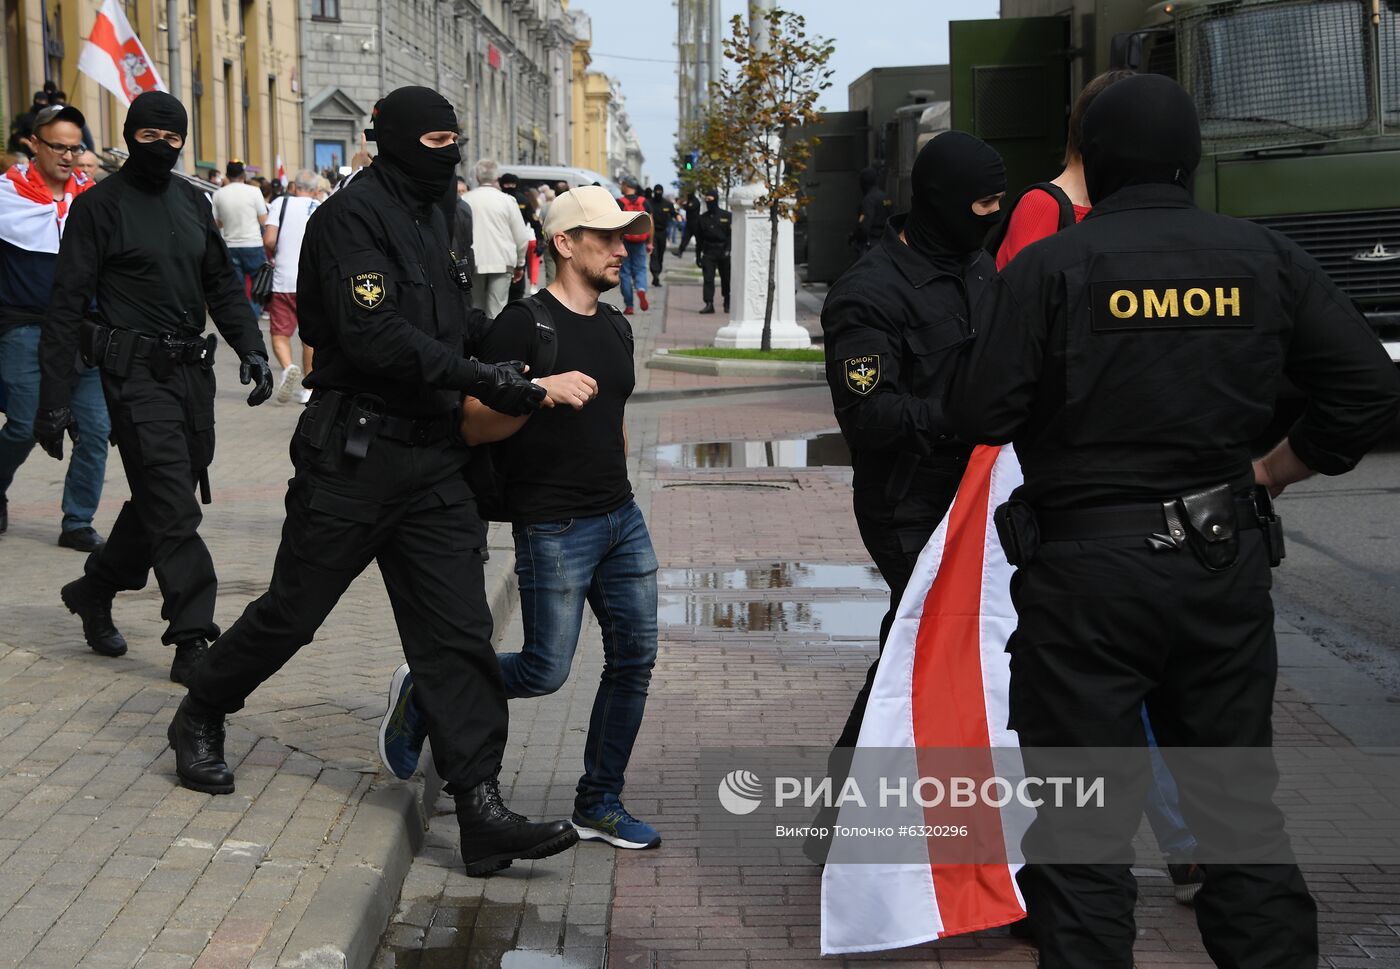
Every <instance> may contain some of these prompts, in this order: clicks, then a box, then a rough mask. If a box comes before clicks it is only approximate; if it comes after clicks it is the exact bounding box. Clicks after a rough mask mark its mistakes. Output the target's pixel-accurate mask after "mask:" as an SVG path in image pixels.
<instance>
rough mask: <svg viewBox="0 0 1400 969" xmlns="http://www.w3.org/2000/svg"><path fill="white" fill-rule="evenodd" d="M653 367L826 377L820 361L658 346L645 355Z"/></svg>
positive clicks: (812, 378) (815, 380) (714, 373)
mask: <svg viewBox="0 0 1400 969" xmlns="http://www.w3.org/2000/svg"><path fill="white" fill-rule="evenodd" d="M646 365H647V366H648V367H650V368H651V369H653V370H675V371H679V372H680V373H697V374H704V375H706V376H711V377H790V378H795V379H796V380H805V381H810V382H812V383H819V382H821V381H824V380H825V379H826V367H825V366H824V365H823V364H820V363H802V362H799V361H787V360H729V359H723V358H718V357H691V356H685V355H682V354H678V353H670V352H668V351H667V350H665V349H659V350H656V351H654V352H653V353H652V355H651V357H650V358H648V359H647V362H646Z"/></svg>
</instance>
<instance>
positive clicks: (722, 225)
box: [695, 188, 734, 313]
mask: <svg viewBox="0 0 1400 969" xmlns="http://www.w3.org/2000/svg"><path fill="white" fill-rule="evenodd" d="M733 221H734V217H733V216H732V215H730V214H729V210H728V209H722V208H720V207H719V192H717V191H716V190H715V189H712V188H707V189H705V211H704V213H703V214H702V215H701V216H700V220H699V222H698V224H697V225H696V227H695V265H697V266H699V267H700V271H701V272H702V273H703V274H704V284H703V286H702V288H701V294H702V295H703V297H704V299H705V306H704V308H703V309H701V310H700V312H701V313H713V312H714V311H715V273H719V284H720V291H721V293H722V294H723V296H724V311H725V312H726V313H727V312H729V243H730V239H731V236H732V234H733V226H732V224H731V223H732V222H733Z"/></svg>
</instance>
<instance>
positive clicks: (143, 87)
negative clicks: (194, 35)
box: [78, 0, 173, 104]
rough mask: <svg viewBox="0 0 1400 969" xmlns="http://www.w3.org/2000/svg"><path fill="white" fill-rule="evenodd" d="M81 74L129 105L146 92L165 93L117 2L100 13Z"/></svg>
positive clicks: (109, 1)
mask: <svg viewBox="0 0 1400 969" xmlns="http://www.w3.org/2000/svg"><path fill="white" fill-rule="evenodd" d="M172 29H173V27H172ZM78 70H80V71H82V72H83V73H84V74H86V75H87V76H88V77H90V78H92V79H93V80H95V81H96V82H97V83H98V84H101V85H102V86H103V87H105V88H106V89H107V90H109V91H111V92H112V93H113V94H115V95H116V96H117V97H119V98H121V99H122V100H123V101H125V102H126V103H127V104H130V103H131V102H132V101H134V100H136V96H137V95H138V94H141V93H143V92H145V91H164V90H165V82H164V81H162V80H161V79H160V74H159V73H157V72H156V65H155V63H154V62H153V61H152V60H151V58H150V57H149V56H147V54H146V48H144V47H142V46H141V40H140V38H138V37H137V36H136V31H134V30H132V29H131V24H130V23H129V22H128V21H127V19H126V14H125V13H123V12H122V8H121V4H119V3H117V0H105V2H104V3H103V4H102V7H101V8H100V9H99V10H98V11H97V20H96V21H95V22H94V23H93V25H92V33H91V34H89V35H88V39H87V43H85V44H83V52H82V54H80V55H79V56H78Z"/></svg>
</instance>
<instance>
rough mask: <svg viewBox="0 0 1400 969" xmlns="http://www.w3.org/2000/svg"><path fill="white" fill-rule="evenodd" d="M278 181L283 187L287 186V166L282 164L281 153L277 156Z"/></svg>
mask: <svg viewBox="0 0 1400 969" xmlns="http://www.w3.org/2000/svg"><path fill="white" fill-rule="evenodd" d="M277 181H278V182H280V183H281V184H282V187H283V188H286V187H287V166H286V165H284V164H282V156H281V155H278V156H277Z"/></svg>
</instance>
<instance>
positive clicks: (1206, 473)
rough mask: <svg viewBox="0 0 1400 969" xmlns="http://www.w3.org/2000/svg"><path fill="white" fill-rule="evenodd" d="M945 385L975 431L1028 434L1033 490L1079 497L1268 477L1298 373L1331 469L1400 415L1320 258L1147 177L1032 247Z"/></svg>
mask: <svg viewBox="0 0 1400 969" xmlns="http://www.w3.org/2000/svg"><path fill="white" fill-rule="evenodd" d="M976 317H977V320H978V325H977V338H976V340H975V341H974V342H973V343H972V345H971V346H970V348H969V350H968V353H967V356H966V359H965V360H964V361H963V362H962V363H961V365H960V366H959V367H958V369H957V371H956V374H955V376H954V378H953V381H952V383H951V385H950V387H949V389H948V393H947V395H946V398H945V401H944V403H945V408H946V411H947V414H948V416H949V418H950V419H951V420H952V424H953V427H954V428H955V429H956V431H957V433H958V435H959V436H960V437H962V438H963V439H964V440H968V441H974V442H985V443H990V444H1001V443H1005V442H1007V441H1014V442H1015V446H1016V452H1017V456H1018V457H1019V459H1020V462H1021V466H1022V469H1023V471H1024V474H1025V484H1024V485H1023V486H1022V488H1021V489H1020V490H1019V492H1018V497H1021V498H1023V499H1025V500H1027V501H1029V502H1030V503H1031V504H1033V505H1036V506H1038V507H1043V508H1065V507H1075V506H1086V505H1103V504H1114V503H1123V502H1132V501H1145V500H1157V499H1164V498H1170V497H1174V496H1178V495H1181V494H1184V493H1188V492H1190V491H1194V490H1196V489H1199V488H1201V487H1206V486H1210V485H1214V484H1219V483H1221V482H1231V483H1233V484H1235V485H1236V486H1246V485H1248V484H1250V483H1252V482H1253V474H1252V468H1251V460H1250V443H1251V442H1252V441H1253V440H1255V439H1256V438H1257V437H1258V436H1259V435H1260V434H1262V433H1263V432H1264V430H1265V428H1266V427H1267V425H1268V423H1269V421H1270V419H1271V416H1272V412H1273V406H1274V401H1275V396H1276V393H1277V389H1278V387H1279V385H1280V382H1281V378H1282V377H1287V378H1288V379H1289V380H1290V381H1292V382H1293V383H1294V384H1295V385H1296V386H1297V387H1298V388H1300V389H1301V390H1302V392H1303V393H1304V395H1305V396H1306V398H1307V405H1306V409H1305V410H1304V413H1303V416H1302V417H1301V418H1300V419H1299V421H1298V423H1297V424H1296V425H1295V426H1294V427H1293V429H1292V431H1291V432H1290V434H1289V440H1290V441H1291V443H1292V445H1293V448H1294V450H1295V451H1296V452H1297V454H1298V456H1299V457H1300V458H1301V459H1302V460H1303V461H1304V462H1305V463H1306V464H1307V465H1308V466H1309V467H1310V468H1312V469H1314V470H1316V471H1319V472H1321V473H1323V474H1341V473H1342V472H1344V471H1348V470H1350V469H1351V468H1352V467H1354V466H1355V465H1356V463H1357V461H1359V460H1360V459H1361V457H1362V456H1363V455H1364V454H1365V453H1366V452H1367V451H1368V450H1369V449H1370V448H1371V447H1372V446H1373V445H1374V444H1375V443H1376V442H1377V441H1378V440H1379V439H1380V437H1381V436H1382V435H1383V434H1384V433H1385V432H1386V431H1387V430H1388V429H1389V428H1390V426H1391V425H1392V424H1393V422H1394V420H1395V417H1396V412H1397V409H1400V376H1398V375H1397V373H1396V370H1395V366H1394V365H1393V364H1392V363H1391V362H1390V359H1389V357H1388V356H1387V354H1386V353H1385V351H1384V350H1383V349H1382V348H1381V346H1380V344H1379V342H1378V341H1377V340H1376V337H1375V335H1374V334H1373V333H1372V332H1371V330H1370V328H1369V327H1368V326H1367V324H1366V321H1365V319H1364V318H1362V316H1361V315H1360V314H1359V313H1358V312H1357V311H1356V309H1355V308H1354V307H1353V306H1352V305H1351V303H1350V301H1348V300H1347V299H1346V297H1344V296H1343V295H1342V294H1341V293H1340V292H1339V291H1338V290H1337V288H1336V286H1335V285H1334V284H1333V283H1332V281H1331V280H1330V279H1329V278H1328V277H1327V274H1326V273H1325V272H1323V270H1322V269H1321V267H1319V266H1318V264H1317V262H1316V261H1315V260H1314V259H1313V258H1312V257H1311V256H1309V255H1308V254H1307V253H1305V252H1304V251H1303V250H1302V249H1301V248H1299V247H1298V246H1297V245H1295V244H1294V243H1293V242H1291V241H1289V240H1288V239H1286V238H1285V237H1283V236H1282V235H1279V234H1278V233H1276V232H1273V231H1272V230H1270V229H1266V228H1264V227H1262V226H1259V225H1256V224H1254V223H1252V222H1247V221H1244V220H1242V219H1235V218H1230V217H1228V216H1222V215H1217V214H1214V213H1210V212H1204V211H1202V210H1200V209H1198V208H1197V207H1196V206H1195V205H1194V203H1193V202H1192V200H1191V197H1190V195H1189V194H1188V193H1187V192H1186V190H1184V189H1181V188H1177V187H1173V186H1166V185H1140V186H1131V187H1128V188H1125V189H1122V190H1120V191H1118V192H1115V193H1114V194H1113V195H1111V196H1110V197H1109V198H1107V199H1105V200H1104V201H1102V202H1101V203H1099V204H1098V205H1096V206H1095V207H1094V210H1093V212H1091V213H1090V214H1089V216H1088V217H1086V218H1085V219H1084V221H1083V222H1081V223H1080V224H1079V225H1077V226H1072V227H1070V228H1067V229H1064V230H1062V231H1060V232H1059V233H1057V234H1055V235H1053V236H1050V237H1048V238H1046V239H1044V240H1041V241H1039V242H1037V243H1035V244H1033V245H1031V246H1028V247H1027V248H1025V249H1024V250H1022V251H1021V253H1020V254H1019V255H1017V257H1016V259H1015V260H1013V261H1012V262H1011V264H1010V265H1009V266H1007V267H1006V269H1005V271H1004V272H1003V274H1002V276H1001V277H1000V279H999V280H998V281H997V283H996V285H995V288H994V290H993V293H992V294H991V296H990V297H989V299H987V300H986V301H985V302H983V303H982V304H981V305H980V306H979V307H978V312H977V314H976Z"/></svg>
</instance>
